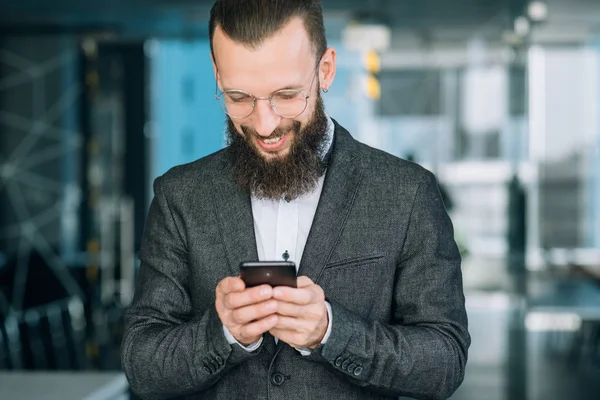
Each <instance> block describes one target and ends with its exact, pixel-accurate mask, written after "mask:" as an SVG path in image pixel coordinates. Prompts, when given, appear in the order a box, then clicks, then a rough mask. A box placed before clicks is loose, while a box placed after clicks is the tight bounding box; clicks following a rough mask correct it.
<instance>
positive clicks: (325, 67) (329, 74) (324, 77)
mask: <svg viewBox="0 0 600 400" xmlns="http://www.w3.org/2000/svg"><path fill="white" fill-rule="evenodd" d="M335 71H336V52H335V49H334V48H333V47H329V48H328V49H327V50H326V51H325V53H324V54H323V57H322V58H321V65H320V66H319V82H320V83H321V89H329V88H330V87H331V84H332V83H333V79H334V78H335Z"/></svg>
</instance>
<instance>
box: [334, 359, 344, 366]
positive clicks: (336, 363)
mask: <svg viewBox="0 0 600 400" xmlns="http://www.w3.org/2000/svg"><path fill="white" fill-rule="evenodd" d="M342 362H344V359H343V358H342V357H338V358H336V359H335V366H336V367H339V366H340V365H342Z"/></svg>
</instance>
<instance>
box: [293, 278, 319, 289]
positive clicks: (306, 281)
mask: <svg viewBox="0 0 600 400" xmlns="http://www.w3.org/2000/svg"><path fill="white" fill-rule="evenodd" d="M314 284H315V283H314V282H313V281H312V280H310V278H309V277H308V276H299V277H298V278H297V279H296V286H298V288H304V287H307V286H310V285H314Z"/></svg>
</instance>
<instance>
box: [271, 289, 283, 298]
mask: <svg viewBox="0 0 600 400" xmlns="http://www.w3.org/2000/svg"><path fill="white" fill-rule="evenodd" d="M282 294H283V293H281V290H280V289H274V290H273V296H277V297H279V296H281V295H282Z"/></svg>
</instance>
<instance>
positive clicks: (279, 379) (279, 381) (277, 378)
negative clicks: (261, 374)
mask: <svg viewBox="0 0 600 400" xmlns="http://www.w3.org/2000/svg"><path fill="white" fill-rule="evenodd" d="M284 380H285V377H284V376H283V374H282V373H280V372H276V373H274V374H273V376H272V377H271V382H272V383H273V385H275V386H281V385H283V381H284Z"/></svg>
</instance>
